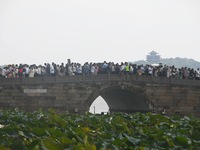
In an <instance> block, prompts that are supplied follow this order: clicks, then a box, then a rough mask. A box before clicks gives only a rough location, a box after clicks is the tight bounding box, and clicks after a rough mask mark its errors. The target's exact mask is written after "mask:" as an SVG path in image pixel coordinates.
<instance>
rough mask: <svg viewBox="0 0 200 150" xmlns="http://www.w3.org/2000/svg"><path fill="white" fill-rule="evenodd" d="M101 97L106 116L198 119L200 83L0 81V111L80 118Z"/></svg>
mask: <svg viewBox="0 0 200 150" xmlns="http://www.w3.org/2000/svg"><path fill="white" fill-rule="evenodd" d="M98 96H102V97H103V98H104V100H105V101H106V102H107V104H108V106H109V108H110V112H111V113H112V112H127V113H132V112H148V111H159V109H160V108H161V107H163V108H164V110H166V113H167V114H169V115H173V114H180V115H188V114H193V115H195V116H200V81H199V80H183V79H182V80H181V79H174V78H166V77H155V76H145V75H142V76H136V75H114V74H99V75H75V76H54V77H52V76H45V77H35V78H1V79H0V109H14V108H19V109H22V110H27V111H34V110H38V109H40V108H41V109H42V110H48V109H49V108H53V109H55V110H56V111H57V112H64V111H68V112H69V113H79V114H84V113H85V112H86V111H89V108H90V106H91V104H92V103H93V101H94V100H95V99H96V98H97V97H98Z"/></svg>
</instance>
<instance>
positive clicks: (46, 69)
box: [0, 61, 200, 80]
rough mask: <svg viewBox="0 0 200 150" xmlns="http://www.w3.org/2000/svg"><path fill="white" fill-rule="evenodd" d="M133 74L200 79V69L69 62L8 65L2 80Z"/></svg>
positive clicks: (124, 63) (2, 69)
mask: <svg viewBox="0 0 200 150" xmlns="http://www.w3.org/2000/svg"><path fill="white" fill-rule="evenodd" d="M105 73H110V74H132V75H136V74H137V75H152V76H163V77H168V78H169V77H173V78H178V79H193V80H199V79H200V70H199V68H196V69H194V68H189V67H182V68H176V67H175V66H167V65H162V64H159V65H150V64H146V65H137V64H133V63H128V62H121V63H113V62H106V61H104V62H102V63H88V62H86V63H84V64H83V65H81V64H80V63H75V62H68V63H66V64H64V63H61V64H55V63H44V65H35V64H34V65H28V64H19V65H17V64H16V65H14V64H12V65H7V66H4V67H2V68H0V78H19V77H40V76H56V75H59V76H66V75H70V76H71V75H81V74H92V75H97V74H105Z"/></svg>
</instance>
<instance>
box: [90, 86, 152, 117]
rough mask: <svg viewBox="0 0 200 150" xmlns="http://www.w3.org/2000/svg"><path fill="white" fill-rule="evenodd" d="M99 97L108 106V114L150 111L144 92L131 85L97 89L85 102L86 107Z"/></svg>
mask: <svg viewBox="0 0 200 150" xmlns="http://www.w3.org/2000/svg"><path fill="white" fill-rule="evenodd" d="M99 95H100V96H102V98H103V99H104V100H105V101H106V103H107V104H108V106H109V108H110V110H109V111H110V113H113V112H126V113H134V112H148V111H150V106H149V101H148V99H147V97H146V95H145V92H144V91H143V90H142V89H141V88H138V87H134V86H132V85H107V86H104V88H102V89H97V90H95V91H94V92H93V93H92V94H91V95H90V97H89V98H88V100H87V102H86V103H88V106H91V104H92V103H93V101H94V100H95V99H96V98H97V97H98V96H99Z"/></svg>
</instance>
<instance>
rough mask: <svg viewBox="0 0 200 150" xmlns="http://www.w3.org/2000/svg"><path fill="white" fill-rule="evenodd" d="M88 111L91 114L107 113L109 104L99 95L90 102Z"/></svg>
mask: <svg viewBox="0 0 200 150" xmlns="http://www.w3.org/2000/svg"><path fill="white" fill-rule="evenodd" d="M89 112H90V113H92V114H107V113H108V112H109V106H108V104H107V103H106V101H105V100H104V99H103V97H101V96H100V95H99V96H98V97H97V98H96V99H95V100H94V101H93V103H92V104H91V106H90V108H89Z"/></svg>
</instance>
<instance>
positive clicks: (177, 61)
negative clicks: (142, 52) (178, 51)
mask: <svg viewBox="0 0 200 150" xmlns="http://www.w3.org/2000/svg"><path fill="white" fill-rule="evenodd" d="M133 63H135V64H144V65H145V64H152V63H149V62H147V61H145V60H139V61H135V62H133ZM160 63H162V64H163V65H168V66H172V65H174V66H175V67H177V68H181V67H189V68H194V69H196V68H200V62H198V61H196V60H194V59H187V58H179V57H176V58H165V59H161V61H160Z"/></svg>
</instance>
